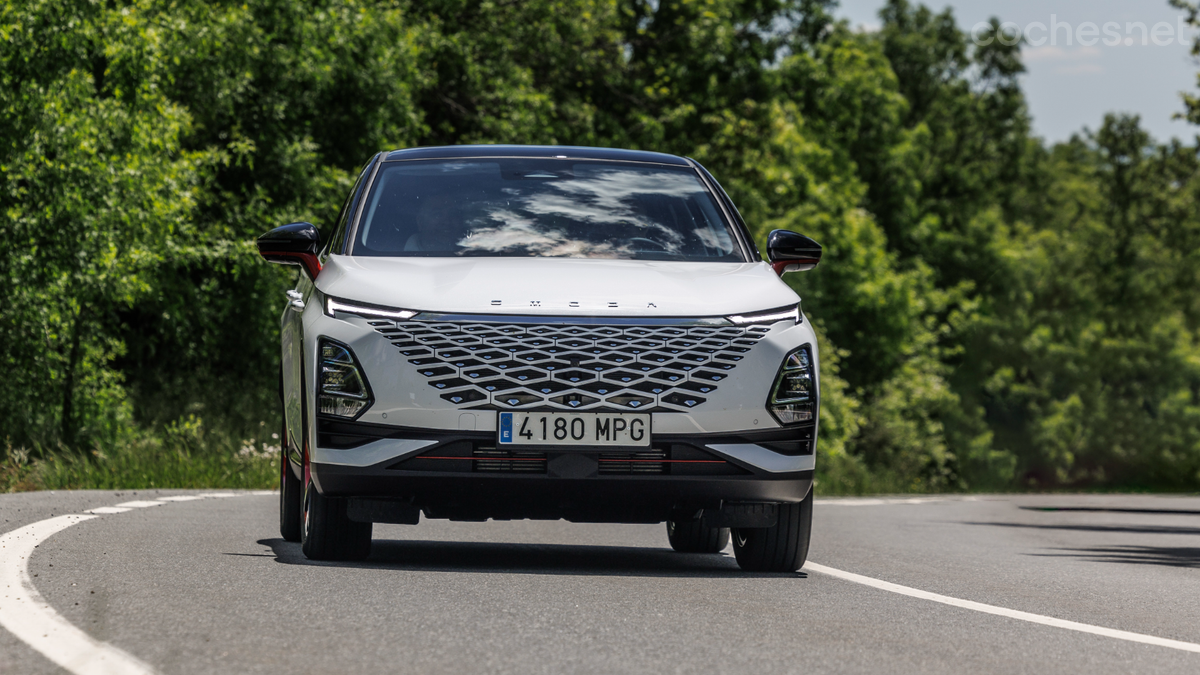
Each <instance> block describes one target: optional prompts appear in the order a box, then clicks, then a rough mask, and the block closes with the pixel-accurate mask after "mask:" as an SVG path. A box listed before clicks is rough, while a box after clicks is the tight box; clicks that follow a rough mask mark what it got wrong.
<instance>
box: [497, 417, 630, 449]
mask: <svg viewBox="0 0 1200 675" xmlns="http://www.w3.org/2000/svg"><path fill="white" fill-rule="evenodd" d="M499 433H500V440H499V443H500V445H579V446H597V445H599V446H606V445H620V446H626V447H628V446H642V447H648V446H649V445H650V415H649V414H648V413H644V414H640V415H639V414H623V413H554V412H528V413H523V412H502V413H500V429H499Z"/></svg>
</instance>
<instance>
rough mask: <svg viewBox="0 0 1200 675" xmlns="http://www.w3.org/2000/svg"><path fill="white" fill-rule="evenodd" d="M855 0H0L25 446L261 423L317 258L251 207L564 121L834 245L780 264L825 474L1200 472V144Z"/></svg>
mask: <svg viewBox="0 0 1200 675" xmlns="http://www.w3.org/2000/svg"><path fill="white" fill-rule="evenodd" d="M1172 1H1173V3H1174V4H1175V5H1176V6H1178V7H1180V9H1181V10H1183V11H1185V12H1190V17H1191V19H1192V20H1193V21H1195V19H1196V11H1195V10H1194V9H1192V8H1191V7H1190V6H1189V5H1188V4H1187V3H1186V2H1183V1H1182V0H1172ZM833 4H834V3H833V2H832V1H830V0H657V1H654V0H528V1H525V2H493V1H480V0H427V1H424V2H422V1H419V0H392V1H387V0H317V1H316V2H297V1H296V0H247V1H242V0H239V1H238V2H228V1H223V0H205V1H201V0H115V1H114V0H106V1H100V0H20V1H15V0H4V4H3V5H2V6H0V240H2V241H4V242H5V244H6V251H5V254H4V255H3V256H0V307H2V308H3V309H2V310H0V364H2V368H3V372H4V373H5V376H6V377H5V382H6V383H7V385H8V386H6V387H4V388H3V389H0V430H2V431H0V436H3V437H4V441H5V442H4V444H3V445H4V446H5V447H6V448H7V454H8V460H7V461H8V463H9V466H10V467H14V466H16V465H15V464H14V462H16V458H18V457H19V458H25V457H28V456H30V454H32V455H33V456H35V457H36V456H40V457H42V458H44V461H47V462H50V465H52V466H57V467H60V468H59V469H54V470H50V469H46V470H45V471H44V472H43V473H45V475H56V476H59V477H60V478H59V479H56V480H57V481H58V482H55V483H54V484H55V485H61V486H70V485H74V484H81V483H80V482H79V481H78V480H76V481H75V482H72V480H73V479H71V478H70V477H69V476H70V475H74V474H72V473H71V471H83V469H82V468H80V467H86V466H88V463H91V464H92V465H97V464H102V463H103V462H104V461H105V459H106V458H112V457H117V456H122V457H123V456H126V454H128V453H130V452H133V451H132V450H130V448H141V450H139V451H138V452H141V453H142V454H141V455H137V456H142V455H145V454H146V453H150V455H151V456H153V454H154V453H159V454H161V455H162V456H163V457H164V459H163V462H164V464H165V465H170V466H178V465H181V464H186V463H187V462H182V463H181V462H180V461H177V458H178V457H185V458H186V457H188V456H191V455H197V454H203V453H204V452H210V453H211V452H218V451H216V450H213V449H212V448H211V447H210V448H209V449H207V450H204V449H203V448H200V447H199V445H204V443H202V442H201V441H197V440H196V439H201V438H204V436H203V434H199V432H197V431H195V430H197V429H202V428H207V429H211V430H218V431H212V432H210V433H209V435H208V436H207V437H208V438H220V439H241V438H250V439H252V441H250V442H249V443H250V445H248V446H247V447H252V448H253V447H260V446H262V445H263V442H264V440H263V439H268V440H269V438H268V436H267V435H266V434H265V433H264V429H273V428H275V427H276V425H277V424H278V413H277V411H276V407H277V402H276V398H275V397H276V381H277V377H278V374H277V367H278V365H277V356H276V354H277V349H278V348H277V344H278V342H277V339H278V313H279V311H281V306H282V302H281V300H282V291H283V290H284V289H285V288H287V287H288V285H289V283H290V279H291V274H294V273H289V272H286V271H284V270H281V269H279V268H277V267H274V266H269V265H266V264H263V263H262V262H261V261H259V260H258V259H257V258H256V256H255V255H254V253H253V248H252V246H251V242H252V239H253V237H255V236H257V235H258V234H260V233H261V232H263V231H265V230H266V229H269V228H270V227H272V226H275V225H278V224H281V223H284V222H289V221H293V220H309V221H312V222H314V223H316V224H317V225H318V226H319V227H321V228H322V229H323V230H324V231H326V233H328V228H329V225H330V224H331V221H332V219H333V218H334V217H335V216H336V214H337V208H338V206H340V202H341V199H342V198H343V196H344V193H345V191H346V190H347V188H348V187H349V185H350V183H351V182H352V179H353V176H354V175H355V172H356V170H357V167H358V166H359V165H361V163H362V162H364V161H365V160H366V159H367V158H368V157H369V156H370V155H371V154H372V153H373V152H375V151H376V150H379V149H386V148H400V147H409V146H415V145H431V144H450V143H477V142H478V143H492V142H509V143H562V144H580V145H601V146H622V147H633V148H646V149H654V150H661V151H665V152H672V153H679V154H686V155H689V156H693V157H695V158H697V159H698V160H700V161H701V162H702V163H704V164H705V165H706V166H707V167H708V168H709V169H710V170H711V171H712V172H713V173H714V174H715V175H716V176H717V178H718V179H719V180H720V181H721V182H722V183H723V184H724V186H725V187H726V189H727V190H728V191H729V192H730V193H731V195H732V196H733V198H734V200H735V201H736V202H737V203H738V205H739V207H740V208H741V210H742V213H743V215H744V216H745V218H746V220H747V221H748V222H749V223H751V226H752V227H753V228H754V229H755V231H756V232H757V234H758V235H759V236H760V237H765V234H766V233H767V232H768V231H769V230H771V229H774V228H781V227H782V228H789V229H794V230H797V231H800V232H804V233H806V234H809V235H811V236H813V237H814V238H816V239H817V240H818V241H820V242H821V243H822V244H823V245H824V246H825V251H826V256H825V259H824V261H823V262H822V264H821V266H820V267H819V268H818V269H817V270H815V271H813V272H811V273H807V274H802V275H801V274H795V275H789V279H788V281H789V283H792V284H793V285H794V286H795V287H796V289H797V290H798V291H799V292H800V294H801V295H802V297H803V298H804V305H805V309H806V311H807V312H808V313H809V315H810V316H811V317H813V318H814V319H815V322H816V324H817V325H818V327H819V329H820V331H821V335H822V340H823V342H824V344H823V345H822V349H823V356H824V359H823V363H822V377H823V381H822V384H823V392H822V393H823V400H822V410H821V424H822V441H821V448H820V452H821V457H820V460H819V462H818V465H819V466H820V467H821V469H820V470H821V472H822V473H821V486H822V488H821V489H822V490H825V491H831V492H854V491H878V490H898V491H905V490H960V489H1010V488H1031V487H1032V488H1048V487H1063V486H1067V487H1093V486H1097V487H1108V488H1114V487H1116V488H1156V489H1195V488H1196V486H1197V485H1198V484H1200V294H1197V293H1196V290H1197V288H1200V284H1198V283H1197V282H1198V281H1200V279H1198V278H1197V275H1198V274H1200V209H1198V208H1197V206H1198V205H1200V154H1198V151H1197V147H1196V145H1184V144H1181V143H1178V142H1172V143H1169V144H1167V145H1160V144H1157V143H1156V142H1155V141H1154V140H1153V139H1151V138H1149V137H1148V136H1147V135H1146V133H1145V132H1144V131H1142V130H1141V129H1139V127H1138V120H1137V119H1136V118H1133V119H1131V118H1125V117H1110V118H1108V119H1106V121H1105V123H1104V125H1103V127H1102V128H1101V129H1099V130H1098V131H1095V132H1094V133H1093V132H1083V133H1081V134H1080V135H1079V136H1077V137H1076V138H1074V139H1072V140H1071V141H1070V142H1067V143H1063V144H1059V145H1055V146H1053V147H1047V146H1046V145H1045V144H1044V143H1043V142H1041V141H1040V140H1039V139H1037V138H1035V137H1033V136H1032V135H1031V132H1030V123H1029V117H1028V113H1027V111H1026V108H1025V103H1024V99H1023V95H1022V92H1021V89H1020V87H1019V84H1018V80H1017V77H1018V76H1019V74H1020V73H1021V72H1022V71H1023V67H1022V65H1021V60H1020V50H1019V47H1006V46H1004V45H1003V44H1001V42H1000V41H993V42H992V43H991V44H990V45H988V46H986V47H977V46H975V45H974V44H972V43H971V41H969V40H968V39H967V37H966V36H965V35H964V34H963V33H962V32H961V31H959V30H958V29H957V27H956V24H955V21H954V18H953V16H952V15H951V14H950V13H949V11H946V12H943V13H940V14H939V13H935V12H932V11H930V10H928V9H926V8H924V7H920V6H913V5H910V4H909V3H908V2H906V0H891V1H890V2H888V3H887V5H886V6H885V8H884V9H883V11H882V15H881V16H882V19H883V27H882V29H881V30H880V31H878V32H876V33H870V34H864V33H857V32H853V31H851V30H850V29H849V28H848V26H846V25H845V24H841V23H837V22H834V21H832V20H831V18H830V10H831V8H832V5H833ZM1184 103H1185V104H1186V105H1187V106H1189V107H1190V111H1189V112H1188V113H1187V114H1188V115H1189V117H1190V118H1191V119H1193V121H1200V115H1198V114H1197V112H1196V110H1197V109H1200V103H1197V100H1196V99H1193V98H1189V99H1187V100H1186V101H1185V102H1184ZM1181 107H1183V106H1181ZM199 420H203V423H201V422H200V421H199ZM181 429H191V430H193V431H192V432H188V433H184V432H181V431H180V430H181ZM181 434H182V435H181ZM188 434H190V435H188ZM184 437H186V438H191V439H193V440H192V441H189V442H188V443H192V444H193V445H195V444H199V445H197V447H195V448H192V449H190V450H188V449H186V448H187V447H188V443H184V442H183V441H180V440H179V439H180V438H184ZM223 443H224V444H225V445H227V446H229V447H226V449H225V452H226V454H227V455H230V456H233V455H234V454H235V453H236V450H237V448H236V446H237V443H236V442H234V443H230V442H229V441H228V440H225V441H223ZM207 444H208V446H214V445H217V444H214V443H212V442H207ZM180 448H185V449H184V450H180ZM122 453H126V454H122ZM180 453H184V454H182V455H181V454H180ZM136 454H137V453H134V455H136ZM129 456H133V455H129ZM130 461H133V460H130ZM230 462H232V463H230ZM230 462H226V463H225V464H221V463H220V462H217V463H216V464H214V466H216V465H220V466H230V467H234V466H237V464H236V462H234V461H233V460H230ZM134 463H135V464H136V462H134ZM209 463H210V464H212V462H209ZM139 466H140V465H139ZM62 467H66V468H62ZM72 467H74V468H72ZM218 468H219V467H218ZM114 470H115V469H114ZM173 470H174V469H173ZM55 471H57V473H55ZM214 471H218V470H217V469H214ZM219 471H227V469H219ZM219 471H218V474H219ZM46 472H48V473H46ZM0 473H2V472H0ZM18 474H20V475H27V474H21V470H20V469H19V467H18V468H13V469H11V475H18ZM214 475H217V474H214ZM266 475H268V476H269V472H268V474H266ZM62 476H68V477H67V478H62ZM188 480H190V479H188V478H186V477H182V476H180V477H176V478H172V477H167V478H162V479H160V482H159V483H158V485H160V486H161V485H163V484H164V483H163V482H162V481H166V482H184V483H186V482H188ZM219 480H220V479H213V480H211V481H209V482H210V483H211V482H213V481H218V482H219ZM85 482H86V481H85ZM138 484H139V485H146V486H150V485H154V484H155V483H154V481H153V480H141V481H140V482H139V483H138ZM205 484H207V483H205Z"/></svg>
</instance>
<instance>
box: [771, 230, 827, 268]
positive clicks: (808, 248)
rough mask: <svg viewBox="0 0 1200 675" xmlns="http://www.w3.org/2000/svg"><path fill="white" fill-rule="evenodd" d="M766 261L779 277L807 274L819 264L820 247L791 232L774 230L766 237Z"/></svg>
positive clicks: (810, 240)
mask: <svg viewBox="0 0 1200 675" xmlns="http://www.w3.org/2000/svg"><path fill="white" fill-rule="evenodd" d="M767 260H770V261H771V267H774V268H775V273H776V274H778V275H779V276H783V273H784V272H807V271H808V270H811V269H812V268H814V267H816V266H817V263H819V262H821V245H820V244H818V243H817V242H815V241H813V240H812V239H809V238H808V237H806V236H804V235H802V234H799V233H796V232H792V231H791V230H775V231H773V232H771V234H769V235H767Z"/></svg>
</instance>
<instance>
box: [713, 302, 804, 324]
mask: <svg viewBox="0 0 1200 675" xmlns="http://www.w3.org/2000/svg"><path fill="white" fill-rule="evenodd" d="M801 316H802V315H801V314H800V305H799V304H795V305H788V306H787V307H780V308H778V309H768V310H767V311H765V312H754V313H753V314H732V315H730V316H727V317H725V318H726V319H729V322H730V323H732V324H733V325H735V326H749V325H751V324H772V323H775V322H777V321H786V320H788V319H790V320H791V321H792V323H800V317H801Z"/></svg>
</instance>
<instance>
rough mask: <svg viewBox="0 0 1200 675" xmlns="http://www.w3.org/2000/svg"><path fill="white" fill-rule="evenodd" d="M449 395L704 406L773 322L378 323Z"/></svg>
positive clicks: (592, 405) (663, 407)
mask: <svg viewBox="0 0 1200 675" xmlns="http://www.w3.org/2000/svg"><path fill="white" fill-rule="evenodd" d="M370 323H371V325H372V326H373V327H374V328H375V330H376V331H378V332H379V333H380V334H381V335H383V336H385V337H386V338H387V339H389V340H391V341H392V343H393V344H395V345H396V347H397V348H398V349H399V350H400V354H401V355H403V356H404V357H405V358H406V359H408V362H409V363H411V364H412V365H413V366H415V367H416V369H417V372H418V373H420V374H421V375H422V376H423V377H425V378H426V381H427V382H428V383H429V386H431V387H433V388H435V389H437V390H439V391H441V392H443V393H442V394H441V397H442V398H443V399H445V400H446V401H448V402H450V403H452V404H454V405H456V406H459V407H463V408H472V409H487V410H514V409H516V410H521V409H551V410H589V411H603V410H609V411H611V410H621V411H631V410H637V411H652V412H666V411H681V410H690V409H693V408H696V407H697V406H700V405H702V404H703V403H704V402H705V401H706V400H707V399H706V398H705V396H706V395H707V394H710V393H712V392H713V391H716V389H717V387H718V383H720V382H722V381H724V380H725V379H726V378H728V377H729V375H730V371H732V370H733V369H734V368H736V367H737V365H738V362H739V361H742V360H743V359H745V358H746V356H747V355H748V354H749V352H750V351H751V350H752V349H753V348H754V346H755V345H756V344H758V341H759V340H761V339H762V337H763V336H764V335H766V333H767V332H768V331H769V330H770V326H767V325H751V326H689V325H668V326H662V325H640V326H638V325H559V324H526V323H486V322H478V323H468V322H456V321H399V322H395V321H372V322H370Z"/></svg>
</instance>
